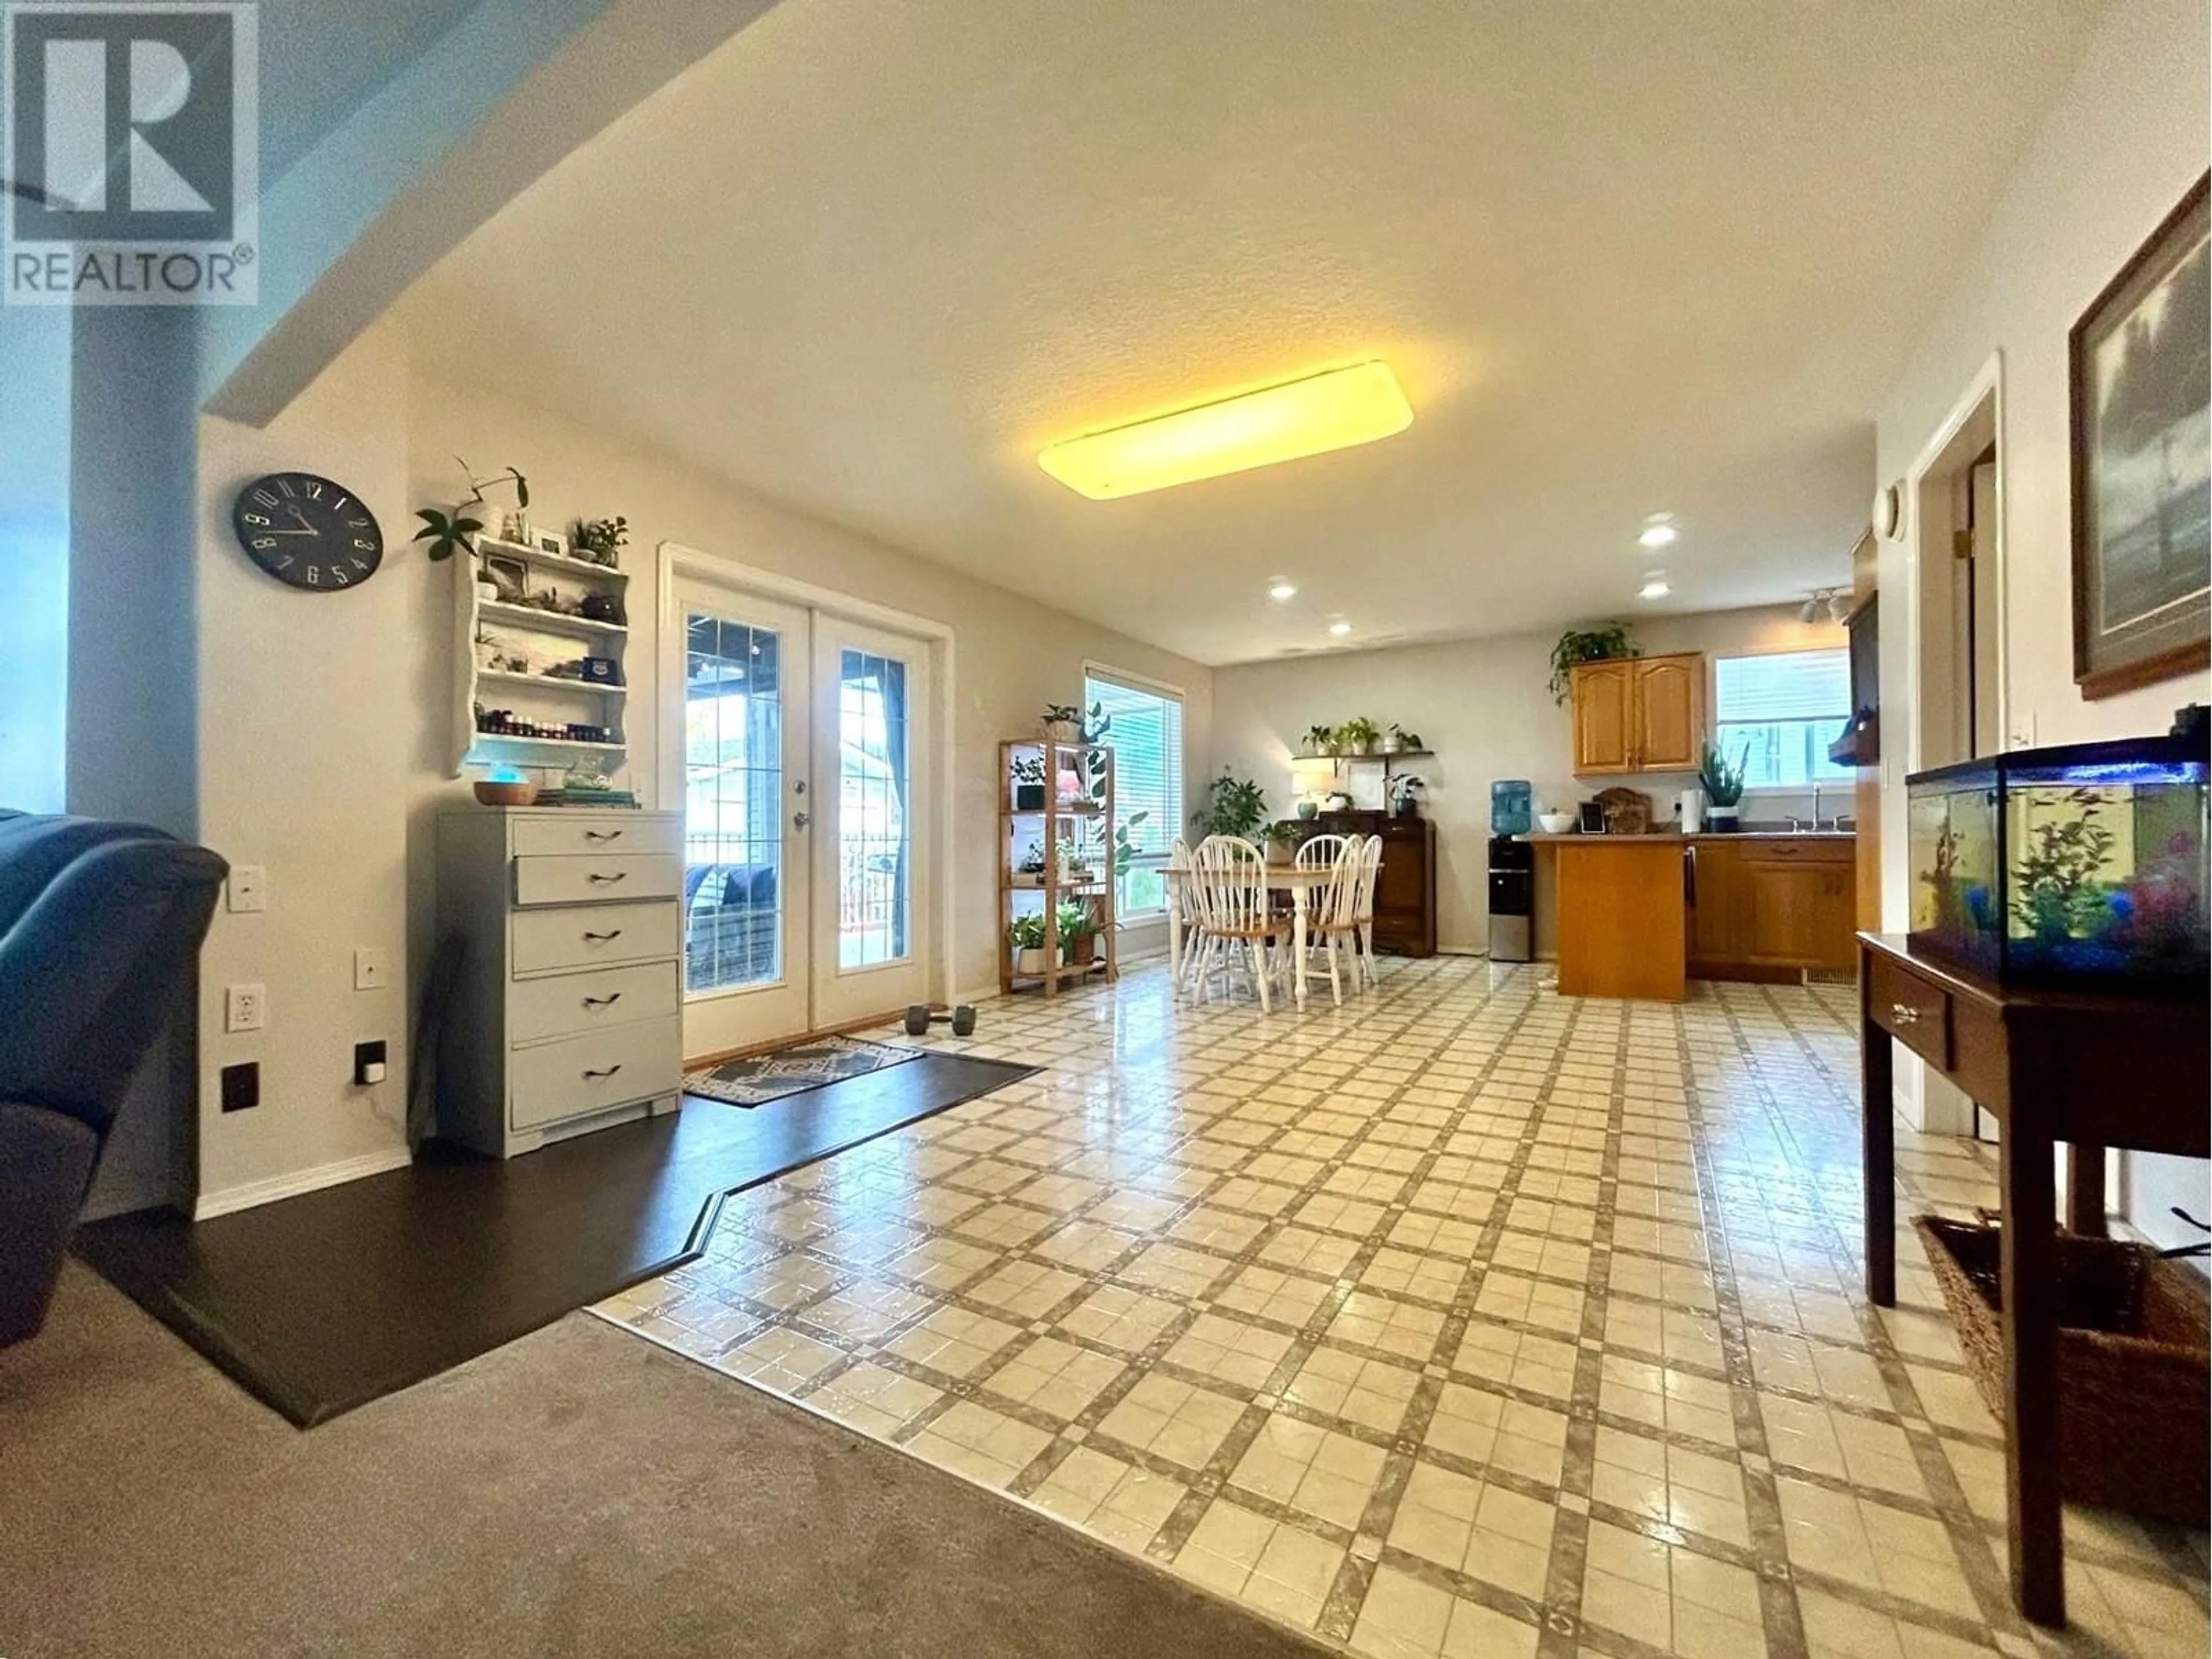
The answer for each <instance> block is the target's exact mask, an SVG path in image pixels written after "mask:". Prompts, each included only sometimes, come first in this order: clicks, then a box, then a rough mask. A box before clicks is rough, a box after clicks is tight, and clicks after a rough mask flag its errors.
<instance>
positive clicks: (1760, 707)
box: [1713, 646, 1852, 789]
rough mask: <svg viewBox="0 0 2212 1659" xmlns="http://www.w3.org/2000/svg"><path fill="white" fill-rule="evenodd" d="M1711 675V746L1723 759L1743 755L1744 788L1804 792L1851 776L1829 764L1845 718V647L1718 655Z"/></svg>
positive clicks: (1848, 711)
mask: <svg viewBox="0 0 2212 1659" xmlns="http://www.w3.org/2000/svg"><path fill="white" fill-rule="evenodd" d="M1713 677H1714V691H1715V702H1716V703H1717V708H1716V709H1715V711H1714V714H1715V719H1714V724H1715V726H1717V728H1718V729H1717V732H1715V735H1714V741H1715V742H1716V743H1717V744H1719V746H1720V749H1721V752H1722V753H1723V754H1724V755H1725V756H1726V757H1728V758H1729V760H1730V761H1734V760H1735V758H1736V757H1738V756H1739V755H1741V756H1742V757H1743V767H1744V783H1745V786H1746V787H1748V788H1753V789H1800V788H1809V787H1811V786H1813V785H1814V784H1815V783H1827V782H1830V781H1840V780H1842V779H1844V778H1848V777H1850V776H1851V775H1852V774H1851V769H1850V768H1849V767H1848V766H1838V764H1836V763H1834V762H1833V761H1832V760H1830V759H1829V758H1828V745H1829V744H1831V743H1832V742H1833V741H1834V740H1835V739H1836V738H1838V737H1839V736H1840V735H1842V732H1843V730H1844V726H1846V725H1847V724H1849V722H1850V717H1851V668H1850V653H1849V652H1848V651H1847V650H1846V649H1845V648H1844V647H1841V646H1838V647H1835V648H1833V649H1824V650H1820V651H1777V652H1772V653H1768V654H1766V655H1765V656H1758V657H1723V658H1721V659H1719V660H1718V661H1717V662H1716V663H1715V664H1714V665H1713Z"/></svg>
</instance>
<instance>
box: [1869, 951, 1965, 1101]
mask: <svg viewBox="0 0 2212 1659" xmlns="http://www.w3.org/2000/svg"><path fill="white" fill-rule="evenodd" d="M1867 1010H1868V1012H1869V1015H1870V1016H1871V1017H1872V1018H1873V1020H1874V1023H1875V1024H1877V1025H1879V1026H1881V1029H1882V1030H1885V1031H1887V1032H1888V1033H1889V1034H1890V1035H1891V1036H1893V1037H1895V1038H1896V1039H1897V1040H1898V1041H1899V1042H1902V1043H1903V1044H1904V1045H1905V1047H1906V1048H1910V1049H1911V1050H1912V1052H1913V1053H1914V1054H1918V1055H1919V1056H1920V1057H1921V1059H1923V1060H1926V1061H1927V1062H1928V1063H1929V1065H1931V1066H1935V1067H1936V1069H1937V1070H1938V1071H1942V1072H1948V1071H1949V1070H1950V1069H1951V999H1950V997H1949V995H1948V994H1947V993H1945V992H1943V991H1942V990H1940V989H1938V988H1937V987H1935V986H1933V985H1930V984H1929V982H1928V981H1926V980H1924V979H1921V978H1919V977H1918V976H1917V975H1912V974H1908V973H1906V972H1905V970H1904V969H1901V968H1899V967H1898V966H1897V965H1896V964H1895V963H1893V962H1891V961H1890V960H1889V959H1888V958H1887V957H1879V956H1878V957H1875V958H1874V960H1873V963H1872V964H1871V969H1870V971H1869V975H1868V977H1867Z"/></svg>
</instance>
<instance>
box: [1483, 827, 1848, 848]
mask: <svg viewBox="0 0 2212 1659" xmlns="http://www.w3.org/2000/svg"><path fill="white" fill-rule="evenodd" d="M1858 836H1859V832H1858V831H1857V830H1856V829H1723V830H1711V829H1704V830H1700V831H1699V832H1698V833H1697V834H1696V835H1694V836H1686V835H1684V834H1683V833H1682V832H1681V831H1680V830H1679V829H1654V830H1650V831H1649V832H1648V833H1646V834H1644V835H1641V836H1608V835H1604V834H1599V833H1592V832H1589V831H1585V830H1580V829H1570V830H1568V831H1566V832H1565V834H1563V835H1557V836H1553V835H1548V834H1547V833H1546V832H1544V831H1543V830H1541V829H1532V830H1530V831H1529V832H1528V834H1527V835H1525V836H1514V837H1513V839H1514V840H1516V841H1526V842H1559V841H1602V842H1651V843H1653V844H1655V845H1669V846H1680V844H1681V843H1682V842H1686V841H1857V839H1858Z"/></svg>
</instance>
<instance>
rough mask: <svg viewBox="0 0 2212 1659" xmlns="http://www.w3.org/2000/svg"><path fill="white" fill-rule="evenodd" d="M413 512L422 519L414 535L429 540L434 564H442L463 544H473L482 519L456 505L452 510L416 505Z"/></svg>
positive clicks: (421, 539) (421, 540) (466, 545)
mask: <svg viewBox="0 0 2212 1659" xmlns="http://www.w3.org/2000/svg"><path fill="white" fill-rule="evenodd" d="M415 516H416V518H418V519H420V520H422V528H421V529H420V530H418V531H416V532H415V539H416V541H418V542H428V543H429V544H430V562H432V563H433V564H442V563H443V562H445V561H446V560H447V559H450V558H452V557H453V555H454V554H455V553H456V552H458V551H459V550H461V549H462V548H465V547H472V546H474V545H475V539H474V538H475V537H476V535H477V532H479V531H481V530H483V520H481V519H471V518H470V517H468V516H467V515H466V514H465V513H464V512H462V510H461V509H460V508H459V507H455V508H454V509H453V511H452V512H451V513H441V512H439V511H438V509H437V508H436V507H418V508H417V509H416V513H415Z"/></svg>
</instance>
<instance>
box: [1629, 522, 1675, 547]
mask: <svg viewBox="0 0 2212 1659" xmlns="http://www.w3.org/2000/svg"><path fill="white" fill-rule="evenodd" d="M1681 533H1682V532H1680V531H1679V530H1677V529H1675V528H1674V526H1673V525H1671V524H1652V525H1646V526H1644V533H1643V534H1642V535H1641V536H1638V538H1636V539H1637V540H1638V542H1640V543H1642V544H1644V546H1646V547H1665V546H1667V545H1668V544H1669V543H1671V542H1672V541H1673V540H1674V538H1676V537H1677V536H1679V535H1680V534H1681Z"/></svg>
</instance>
